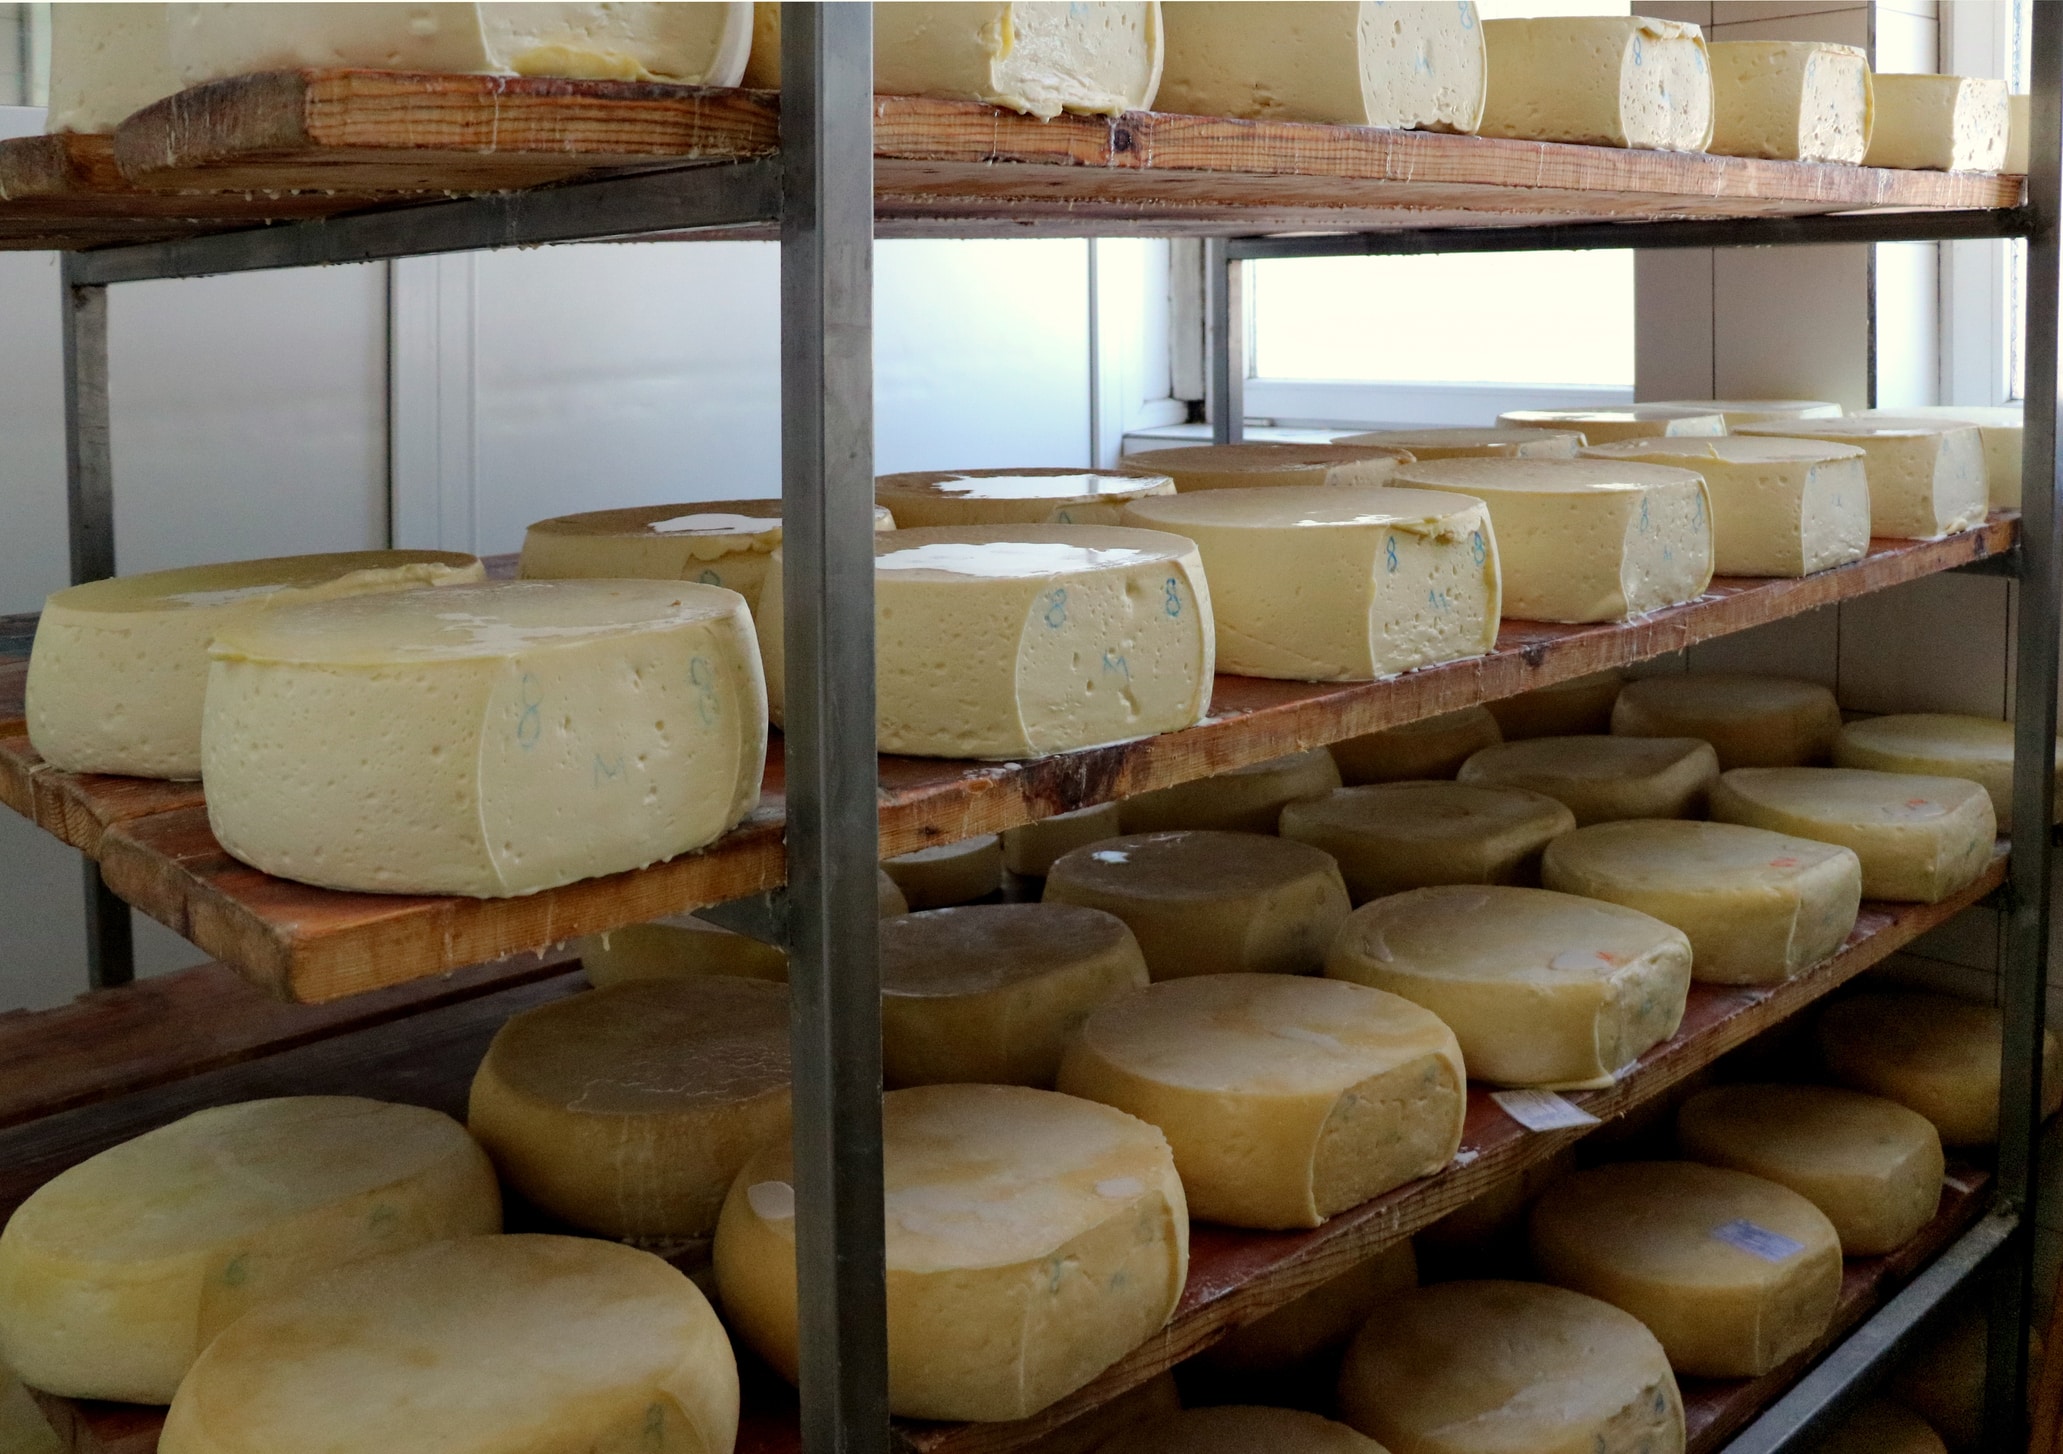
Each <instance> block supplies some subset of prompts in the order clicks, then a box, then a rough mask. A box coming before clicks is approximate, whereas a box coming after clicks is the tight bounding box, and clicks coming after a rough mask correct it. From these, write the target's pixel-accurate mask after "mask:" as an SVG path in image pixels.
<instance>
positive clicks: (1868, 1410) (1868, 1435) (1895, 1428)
mask: <svg viewBox="0 0 2063 1454" xmlns="http://www.w3.org/2000/svg"><path fill="white" fill-rule="evenodd" d="M1892 1384H1893V1386H1894V1387H1898V1386H1900V1381H1899V1380H1896V1379H1894V1380H1892ZM1818 1454H1948V1445H1946V1444H1944V1443H1942V1442H1941V1435H1939V1434H1937V1433H1935V1432H1934V1430H1933V1428H1932V1427H1931V1426H1930V1425H1929V1424H1928V1423H1927V1421H1926V1420H1925V1419H1923V1418H1921V1417H1920V1416H1919V1415H1918V1414H1916V1413H1913V1412H1912V1411H1911V1410H1909V1409H1906V1408H1903V1407H1901V1406H1900V1405H1898V1404H1895V1403H1893V1402H1891V1400H1890V1399H1888V1398H1872V1399H1870V1400H1868V1401H1867V1402H1865V1403H1864V1404H1863V1405H1862V1406H1861V1407H1860V1408H1858V1409H1856V1411H1855V1412H1854V1413H1852V1414H1850V1415H1849V1416H1848V1417H1847V1418H1845V1419H1843V1420H1842V1421H1841V1423H1840V1424H1839V1425H1838V1426H1837V1427H1836V1428H1835V1429H1834V1431H1833V1432H1832V1433H1830V1434H1829V1435H1827V1437H1826V1438H1825V1440H1823V1441H1822V1442H1821V1443H1820V1445H1819V1450H1818Z"/></svg>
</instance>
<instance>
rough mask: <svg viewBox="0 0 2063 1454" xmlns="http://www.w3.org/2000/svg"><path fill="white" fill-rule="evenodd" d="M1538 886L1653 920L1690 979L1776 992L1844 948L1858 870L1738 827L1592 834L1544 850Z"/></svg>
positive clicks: (1667, 823)
mask: <svg viewBox="0 0 2063 1454" xmlns="http://www.w3.org/2000/svg"><path fill="white" fill-rule="evenodd" d="M1540 882H1541V883H1542V884H1543V885H1544V886H1545V887H1547V888H1550V889H1555V890H1557V891H1558V892H1561V893H1565V894H1580V895H1582V896H1583V897H1584V898H1587V899H1604V900H1607V901H1608V902H1611V903H1614V904H1624V905H1625V906H1626V907H1627V908H1629V909H1638V910H1640V911H1641V912H1642V913H1643V914H1651V915H1653V916H1654V917H1655V918H1657V919H1660V920H1661V921H1662V922H1663V923H1665V924H1673V925H1675V926H1676V927H1677V928H1679V929H1681V930H1682V931H1683V932H1684V934H1685V935H1686V936H1687V937H1688V938H1689V939H1690V942H1691V977H1692V978H1694V979H1698V980H1702V981H1704V982H1706V983H1708V984H1776V983H1778V982H1779V981H1781V980H1786V979H1789V978H1790V977H1791V976H1793V975H1795V974H1797V973H1799V972H1800V971H1802V970H1804V969H1807V968H1809V967H1811V966H1812V965H1815V964H1817V963H1819V962H1820V961H1821V960H1822V959H1825V958H1826V957H1827V956H1828V955H1830V954H1832V953H1833V952H1834V951H1835V950H1837V949H1839V948H1840V947H1841V945H1842V944H1843V943H1844V942H1846V940H1847V938H1848V932H1849V930H1851V929H1853V928H1854V927H1855V916H1856V912H1857V910H1858V909H1859V908H1860V907H1861V903H1862V864H1861V863H1860V862H1859V861H1858V860H1857V859H1856V856H1855V855H1854V854H1853V853H1852V852H1850V851H1849V850H1848V849H1846V848H1841V847H1838V846H1837V845H1834V844H1831V843H1818V842H1814V841H1813V840H1811V839H1809V838H1794V837H1790V836H1788V835H1786V834H1782V833H1771V832H1768V831H1766V830H1764V829H1761V828H1743V827H1741V826H1740V825H1738V824H1735V823H1694V822H1683V821H1679V820H1673V819H1639V820H1634V821H1631V822H1623V823H1599V824H1596V825H1594V826H1592V827H1589V828H1578V829H1577V830H1576V831H1575V832H1573V833H1570V834H1567V835H1565V836H1563V837H1560V838H1557V839H1555V840H1554V842H1552V843H1550V844H1548V845H1547V852H1546V854H1545V856H1544V857H1543V859H1542V862H1541V868H1540Z"/></svg>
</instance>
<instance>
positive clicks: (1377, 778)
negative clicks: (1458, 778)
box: [1332, 707, 1504, 785]
mask: <svg viewBox="0 0 2063 1454" xmlns="http://www.w3.org/2000/svg"><path fill="white" fill-rule="evenodd" d="M1503 740H1504V734H1503V732H1502V731H1500V730H1499V728H1498V726H1497V719H1496V718H1495V717H1493V716H1491V715H1490V711H1489V709H1488V708H1486V707H1463V708H1462V709H1461V710H1460V711H1458V712H1442V713H1441V714H1440V715H1439V716H1437V717H1422V718H1420V719H1419V720H1418V721H1416V722H1406V723H1404V724H1403V725H1402V726H1400V727H1386V728H1384V729H1383V730H1382V731H1380V732H1370V733H1368V734H1367V735H1366V736H1363V737H1349V738H1348V739H1347V740H1346V741H1344V742H1335V743H1333V744H1332V759H1333V761H1334V762H1336V763H1338V764H1339V769H1340V778H1341V780H1342V781H1344V782H1346V783H1348V784H1349V785H1358V784H1361V783H1393V782H1408V781H1412V780H1415V779H1424V778H1451V777H1453V776H1454V774H1456V773H1457V772H1460V771H1461V765H1462V764H1463V763H1464V762H1467V761H1468V760H1469V758H1470V757H1471V756H1473V755H1474V754H1475V753H1477V752H1479V751H1481V750H1482V749H1483V748H1485V747H1489V746H1492V745H1494V744H1496V743H1499V742H1502V741H1503Z"/></svg>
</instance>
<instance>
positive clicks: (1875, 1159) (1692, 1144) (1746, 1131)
mask: <svg viewBox="0 0 2063 1454" xmlns="http://www.w3.org/2000/svg"><path fill="white" fill-rule="evenodd" d="M1676 1140H1677V1144H1678V1146H1680V1147H1681V1148H1682V1151H1683V1154H1684V1155H1685V1156H1687V1157H1688V1158H1690V1159H1691V1160H1692V1161H1702V1162H1704V1163H1705V1164H1706V1165H1708V1166H1725V1167H1731V1168H1732V1169H1733V1170H1735V1171H1745V1172H1747V1173H1748V1174H1749V1175H1750V1176H1759V1177H1761V1178H1762V1179H1763V1180H1764V1181H1773V1182H1775V1183H1776V1184H1777V1185H1778V1186H1787V1187H1789V1188H1790V1189H1791V1190H1792V1191H1794V1192H1796V1193H1798V1195H1800V1196H1802V1197H1804V1198H1805V1199H1806V1200H1807V1201H1809V1202H1811V1203H1812V1204H1813V1205H1814V1206H1816V1207H1818V1208H1819V1209H1820V1210H1821V1211H1822V1212H1824V1213H1826V1216H1827V1220H1828V1221H1830V1222H1832V1223H1833V1224H1834V1231H1835V1233H1836V1234H1838V1235H1839V1237H1840V1238H1841V1252H1842V1255H1843V1256H1847V1257H1878V1256H1882V1255H1883V1254H1884V1253H1887V1252H1892V1251H1895V1250H1896V1249H1898V1248H1900V1247H1903V1246H1904V1245H1905V1244H1906V1243H1907V1242H1909V1241H1911V1240H1912V1238H1913V1236H1914V1235H1915V1234H1916V1233H1917V1232H1918V1231H1919V1230H1920V1228H1922V1227H1924V1226H1926V1225H1927V1223H1929V1222H1931V1221H1932V1220H1934V1212H1935V1209H1936V1208H1937V1207H1939V1206H1940V1204H1941V1176H1942V1172H1943V1171H1944V1170H1945V1169H1946V1163H1945V1161H1944V1160H1943V1157H1942V1153H1941V1137H1940V1136H1939V1135H1938V1134H1937V1133H1936V1132H1935V1130H1934V1126H1933V1123H1932V1122H1930V1121H1928V1119H1927V1118H1926V1117H1925V1116H1922V1115H1920V1114H1919V1113H1918V1112H1916V1111H1911V1110H1908V1109H1906V1107H1904V1106H1901V1105H1899V1104H1898V1103H1897V1102H1896V1101H1891V1100H1886V1099H1885V1098H1884V1097H1882V1096H1872V1095H1863V1094H1862V1093H1860V1092H1858V1091H1852V1090H1842V1089H1839V1088H1837V1087H1834V1086H1825V1085H1726V1086H1715V1087H1713V1088H1712V1089H1711V1090H1706V1091H1700V1092H1699V1093H1698V1094H1697V1095H1695V1096H1692V1097H1691V1098H1690V1099H1689V1100H1688V1101H1686V1102H1684V1105H1683V1109H1682V1110H1680V1111H1678V1112H1677V1113H1676Z"/></svg>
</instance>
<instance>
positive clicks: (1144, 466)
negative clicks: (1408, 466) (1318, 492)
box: [1125, 443, 1411, 492]
mask: <svg viewBox="0 0 2063 1454" xmlns="http://www.w3.org/2000/svg"><path fill="white" fill-rule="evenodd" d="M1410 458H1411V454H1410V452H1409V451H1407V450H1402V449H1388V448H1381V447H1378V446H1375V445H1365V444H1269V443H1257V444H1199V445H1191V446H1189V447H1187V448H1183V449H1149V450H1146V451H1144V452H1142V453H1139V454H1129V455H1126V456H1125V468H1126V469H1132V470H1144V471H1148V472H1150V473H1153V474H1161V475H1166V476H1168V477H1169V478H1170V479H1172V480H1174V482H1175V489H1176V490H1177V491H1178V492H1179V491H1188V490H1252V489H1259V488H1262V487H1263V486H1269V487H1272V486H1276V485H1387V484H1388V483H1389V482H1390V479H1391V477H1392V476H1394V475H1395V474H1396V472H1397V466H1398V465H1400V464H1403V463H1405V462H1407V461H1408V460H1410Z"/></svg>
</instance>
